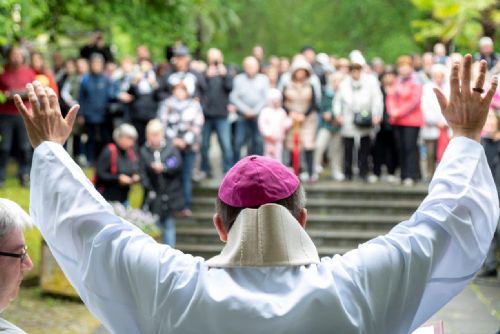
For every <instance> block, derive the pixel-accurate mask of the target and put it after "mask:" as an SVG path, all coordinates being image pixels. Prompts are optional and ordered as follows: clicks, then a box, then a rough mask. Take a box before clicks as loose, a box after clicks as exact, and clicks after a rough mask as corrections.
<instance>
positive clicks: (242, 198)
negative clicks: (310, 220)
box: [214, 155, 307, 241]
mask: <svg viewBox="0 0 500 334" xmlns="http://www.w3.org/2000/svg"><path fill="white" fill-rule="evenodd" d="M269 203H275V204H279V205H281V206H283V207H285V208H286V209H288V211H290V213H291V214H292V216H293V217H294V218H295V219H296V220H297V221H298V223H299V224H300V225H301V226H302V227H305V224H306V221H307V210H306V209H305V204H306V196H305V191H304V188H303V187H302V185H301V184H300V181H299V179H298V178H297V176H296V175H295V174H294V173H293V172H292V171H291V170H290V169H289V168H288V167H286V166H285V165H283V164H282V163H280V162H279V161H277V160H273V159H270V158H266V157H262V156H256V155H253V156H249V157H246V158H244V159H241V160H240V161H239V162H238V163H237V164H236V165H234V166H233V168H231V169H230V170H229V172H228V173H227V174H226V176H225V177H224V179H223V180H222V183H221V185H220V188H219V193H218V196H217V202H216V213H215V215H214V225H215V227H216V229H217V232H218V233H219V237H220V239H221V240H222V241H226V240H227V234H228V232H229V230H230V229H231V227H232V225H233V223H234V222H235V220H236V218H237V217H238V215H239V214H240V212H241V211H242V210H243V209H246V208H253V209H255V208H259V207H260V206H261V205H264V204H269Z"/></svg>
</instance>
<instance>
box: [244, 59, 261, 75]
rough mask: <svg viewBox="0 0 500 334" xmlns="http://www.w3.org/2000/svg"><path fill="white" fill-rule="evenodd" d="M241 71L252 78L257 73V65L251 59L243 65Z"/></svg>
mask: <svg viewBox="0 0 500 334" xmlns="http://www.w3.org/2000/svg"><path fill="white" fill-rule="evenodd" d="M243 69H244V70H245V73H246V74H247V75H248V76H249V77H251V78H252V77H254V76H255V75H256V74H257V73H258V72H259V63H257V62H256V61H255V60H253V59H249V60H247V61H245V63H244V64H243Z"/></svg>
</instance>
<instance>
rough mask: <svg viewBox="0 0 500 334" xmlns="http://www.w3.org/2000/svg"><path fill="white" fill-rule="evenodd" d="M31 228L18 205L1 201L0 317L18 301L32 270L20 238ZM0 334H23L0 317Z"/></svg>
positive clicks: (0, 199) (22, 239)
mask: <svg viewBox="0 0 500 334" xmlns="http://www.w3.org/2000/svg"><path fill="white" fill-rule="evenodd" d="M30 225H31V218H30V216H29V215H28V214H27V213H26V212H25V211H24V210H23V209H21V207H20V206H19V205H17V204H16V203H14V202H12V201H11V200H8V199H5V198H0V313H1V312H2V311H3V310H4V309H6V308H7V306H8V305H9V304H10V302H11V301H13V300H14V299H15V298H16V297H17V295H18V293H19V288H20V286H21V282H22V280H23V276H24V273H26V272H28V271H30V270H31V269H32V268H33V263H32V262H31V259H30V257H29V255H28V253H27V252H26V244H25V241H24V236H23V228H25V227H27V226H30ZM0 332H1V333H8V334H25V332H24V331H22V330H21V329H20V328H18V327H16V326H14V325H13V324H11V323H10V322H8V321H6V320H4V319H2V318H1V317H0Z"/></svg>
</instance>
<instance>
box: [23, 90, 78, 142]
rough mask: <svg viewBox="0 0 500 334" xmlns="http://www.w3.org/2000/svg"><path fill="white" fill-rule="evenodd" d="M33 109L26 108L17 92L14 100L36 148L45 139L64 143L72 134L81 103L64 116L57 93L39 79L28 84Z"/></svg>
mask: <svg viewBox="0 0 500 334" xmlns="http://www.w3.org/2000/svg"><path fill="white" fill-rule="evenodd" d="M26 89H27V90H28V99H29V101H30V103H31V110H29V109H28V108H26V106H25V105H24V103H23V100H22V98H21V97H20V96H19V95H18V94H16V95H15V96H14V102H15V104H16V107H17V110H19V112H20V113H21V115H22V116H23V119H24V125H25V126H26V130H27V132H28V136H29V139H30V143H31V146H33V148H36V147H37V146H38V145H40V144H41V143H42V142H44V141H53V142H56V143H59V144H61V145H62V144H64V142H65V141H66V139H68V137H69V135H70V134H71V129H72V128H73V124H74V123H75V119H76V115H77V112H78V109H80V106H79V105H74V106H73V107H72V108H71V109H70V110H69V112H68V114H67V115H66V118H63V117H62V115H61V108H60V107H59V101H58V99H57V95H56V93H55V92H54V91H53V90H52V88H46V87H43V86H42V84H41V83H40V82H38V81H33V84H28V85H26Z"/></svg>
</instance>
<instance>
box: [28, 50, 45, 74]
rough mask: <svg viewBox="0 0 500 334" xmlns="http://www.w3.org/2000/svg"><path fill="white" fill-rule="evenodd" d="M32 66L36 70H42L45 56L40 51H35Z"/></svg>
mask: <svg viewBox="0 0 500 334" xmlns="http://www.w3.org/2000/svg"><path fill="white" fill-rule="evenodd" d="M31 67H33V68H34V69H35V70H37V71H40V70H42V68H43V58H42V56H41V55H39V54H38V53H35V54H34V55H33V56H31Z"/></svg>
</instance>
